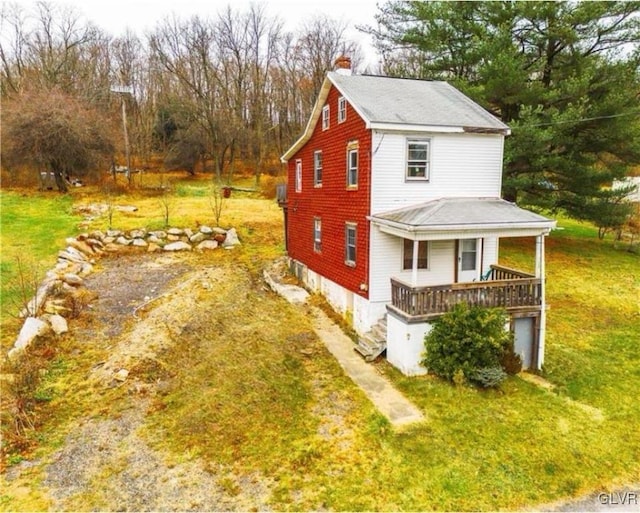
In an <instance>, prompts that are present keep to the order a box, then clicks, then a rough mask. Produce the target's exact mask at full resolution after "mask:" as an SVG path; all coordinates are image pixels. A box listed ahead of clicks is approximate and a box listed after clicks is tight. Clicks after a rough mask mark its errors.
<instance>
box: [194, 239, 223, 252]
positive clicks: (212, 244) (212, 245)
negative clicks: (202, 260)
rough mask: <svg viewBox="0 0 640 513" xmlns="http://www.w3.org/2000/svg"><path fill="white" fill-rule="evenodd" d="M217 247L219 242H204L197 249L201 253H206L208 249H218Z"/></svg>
mask: <svg viewBox="0 0 640 513" xmlns="http://www.w3.org/2000/svg"><path fill="white" fill-rule="evenodd" d="M217 247H218V241H215V240H203V241H202V242H201V243H200V244H198V245H197V246H196V249H197V250H199V251H205V250H208V249H216V248H217Z"/></svg>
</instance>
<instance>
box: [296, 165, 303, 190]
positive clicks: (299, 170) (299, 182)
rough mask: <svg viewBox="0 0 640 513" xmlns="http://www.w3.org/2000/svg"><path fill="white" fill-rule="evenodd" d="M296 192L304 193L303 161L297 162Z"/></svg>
mask: <svg viewBox="0 0 640 513" xmlns="http://www.w3.org/2000/svg"><path fill="white" fill-rule="evenodd" d="M295 185H296V192H302V160H300V159H297V160H296V184H295Z"/></svg>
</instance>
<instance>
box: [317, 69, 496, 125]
mask: <svg viewBox="0 0 640 513" xmlns="http://www.w3.org/2000/svg"><path fill="white" fill-rule="evenodd" d="M328 78H329V80H330V81H331V82H332V83H333V84H334V85H335V86H336V87H337V88H338V89H339V90H340V92H341V93H342V94H343V95H344V96H345V97H346V98H347V100H349V102H350V103H351V104H352V105H353V106H354V107H355V108H356V109H357V110H359V112H360V114H361V115H362V116H363V117H365V118H366V119H368V120H369V121H370V122H372V123H390V124H406V125H432V126H447V127H464V128H472V129H473V128H475V129H486V130H500V131H508V130H509V127H508V126H507V125H505V124H504V123H502V122H501V121H500V120H499V119H497V118H496V117H494V116H493V115H491V114H489V113H488V112H487V111H486V110H484V109H483V108H482V107H480V105H478V104H477V103H475V102H474V101H472V100H471V99H470V98H468V97H467V96H465V95H464V94H462V93H461V92H460V91H458V90H457V89H456V88H455V87H453V86H451V85H449V84H448V83H446V82H440V81H427V80H413V79H404V78H390V77H380V76H369V75H342V74H339V73H336V72H330V73H329V74H328Z"/></svg>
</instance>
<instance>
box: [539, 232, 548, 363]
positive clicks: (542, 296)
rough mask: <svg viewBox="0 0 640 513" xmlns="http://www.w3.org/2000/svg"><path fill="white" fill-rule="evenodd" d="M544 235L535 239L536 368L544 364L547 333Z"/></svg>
mask: <svg viewBox="0 0 640 513" xmlns="http://www.w3.org/2000/svg"><path fill="white" fill-rule="evenodd" d="M544 237H545V235H544V234H540V235H538V236H537V237H536V278H539V279H540V332H539V333H538V338H539V340H538V361H537V363H536V368H537V369H538V370H541V369H542V365H543V364H544V348H545V335H546V331H547V304H546V297H545V268H544Z"/></svg>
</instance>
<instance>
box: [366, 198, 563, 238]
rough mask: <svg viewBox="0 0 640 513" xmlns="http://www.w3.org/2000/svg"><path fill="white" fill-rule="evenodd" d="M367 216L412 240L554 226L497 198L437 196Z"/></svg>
mask: <svg viewBox="0 0 640 513" xmlns="http://www.w3.org/2000/svg"><path fill="white" fill-rule="evenodd" d="M369 219H370V220H371V222H372V223H373V224H375V225H378V226H379V227H380V229H381V230H383V231H385V232H387V233H391V234H392V235H397V236H402V237H407V238H412V239H422V238H424V239H428V238H449V236H451V237H452V238H453V237H457V236H462V237H464V236H467V237H472V236H475V235H479V236H481V235H488V234H494V235H497V236H526V235H539V234H543V233H548V232H549V231H550V230H551V229H552V228H554V227H555V225H556V222H555V221H554V220H552V219H548V218H546V217H544V216H541V215H539V214H536V213H534V212H531V211H529V210H525V209H523V208H520V207H518V206H517V205H515V204H514V203H510V202H508V201H505V200H503V199H501V198H441V199H437V200H432V201H427V202H425V203H419V204H417V205H411V206H409V207H404V208H401V209H398V210H392V211H389V212H383V213H380V214H374V215H371V216H370V217H369ZM437 234H440V235H441V237H437Z"/></svg>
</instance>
